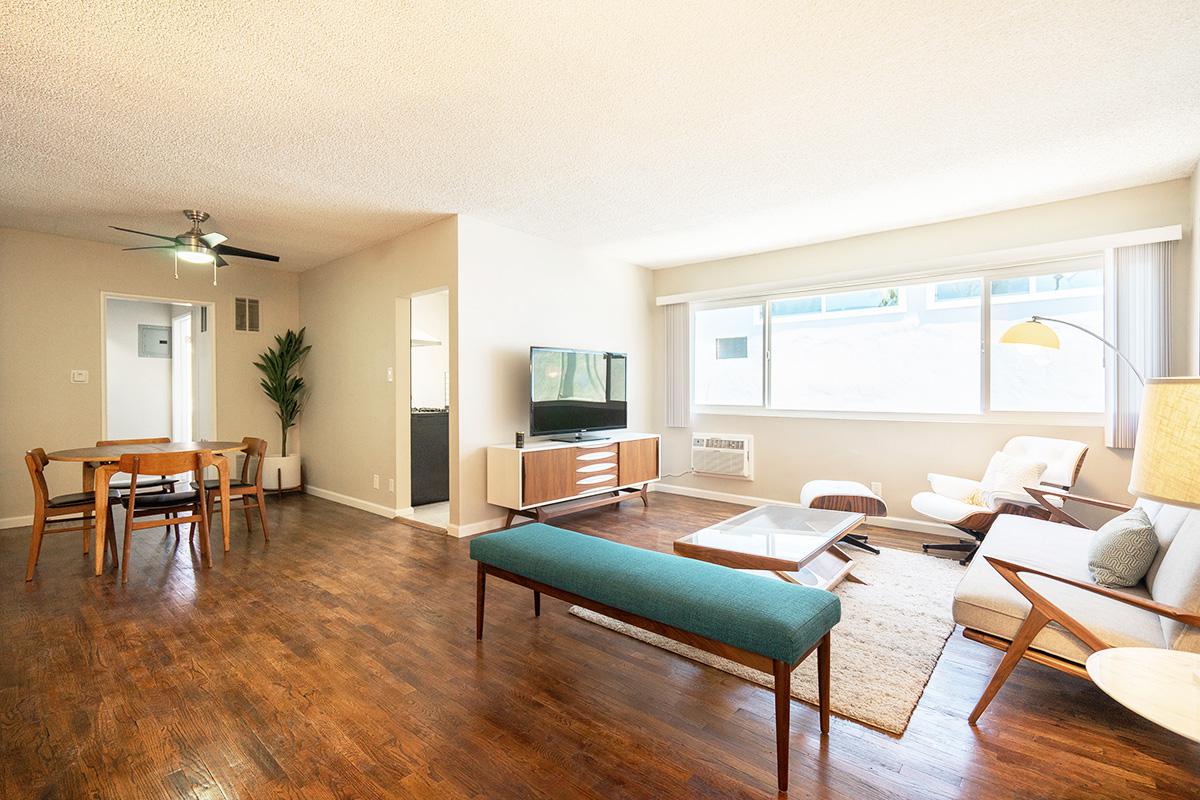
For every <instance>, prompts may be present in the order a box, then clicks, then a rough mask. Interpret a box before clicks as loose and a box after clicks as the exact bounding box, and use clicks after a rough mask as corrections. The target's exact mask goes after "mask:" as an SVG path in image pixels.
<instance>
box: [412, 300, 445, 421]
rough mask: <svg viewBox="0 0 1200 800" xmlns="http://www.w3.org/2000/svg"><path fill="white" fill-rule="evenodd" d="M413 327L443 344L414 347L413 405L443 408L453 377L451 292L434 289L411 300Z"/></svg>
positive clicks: (414, 406)
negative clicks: (451, 357) (451, 376)
mask: <svg viewBox="0 0 1200 800" xmlns="http://www.w3.org/2000/svg"><path fill="white" fill-rule="evenodd" d="M412 330H413V331H418V330H419V331H421V332H422V333H423V334H427V335H429V336H432V337H433V338H434V339H437V340H438V341H439V342H440V343H441V344H436V345H424V346H421V347H413V348H412V355H411V358H412V361H411V364H410V371H411V374H412V386H411V387H410V388H411V391H412V407H413V408H441V407H443V406H445V405H446V401H447V392H448V390H447V381H448V379H449V376H450V344H449V341H450V292H449V291H443V292H431V293H429V294H422V295H417V296H416V297H414V298H413V299H412Z"/></svg>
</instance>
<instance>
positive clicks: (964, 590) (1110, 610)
mask: <svg viewBox="0 0 1200 800" xmlns="http://www.w3.org/2000/svg"><path fill="white" fill-rule="evenodd" d="M1093 535H1094V534H1093V532H1092V531H1088V530H1085V529H1082V528H1073V527H1071V526H1069V525H1060V524H1056V523H1053V522H1046V521H1044V520H1039V519H1032V518H1030V517H1017V516H1011V515H1007V514H1005V515H1001V516H1000V517H999V518H998V519H997V520H996V523H995V524H994V525H992V528H991V531H989V533H988V535H987V538H986V539H984V541H983V544H982V546H981V547H980V549H979V552H978V553H977V554H976V556H975V559H974V560H973V561H972V562H971V566H970V567H969V568H968V569H967V572H966V574H965V575H964V576H963V578H962V580H961V581H960V582H959V584H958V588H957V589H955V592H954V621H955V622H957V623H958V624H959V625H962V626H963V627H965V628H973V629H975V630H978V631H982V632H984V633H990V634H992V635H993V636H999V637H1001V638H1003V639H1012V638H1013V636H1015V635H1016V633H1017V629H1018V628H1020V627H1021V623H1022V622H1024V621H1025V617H1026V616H1027V615H1028V614H1029V602H1028V601H1027V600H1026V599H1025V598H1024V597H1022V596H1021V595H1020V593H1019V592H1017V590H1016V589H1014V588H1013V587H1012V586H1011V585H1009V583H1008V581H1006V580H1004V578H1002V577H1000V574H999V573H998V572H996V570H994V569H993V568H992V566H991V565H990V564H988V563H987V561H986V559H985V556H989V555H990V556H995V557H997V558H1002V559H1004V560H1006V561H1012V562H1015V563H1018V564H1023V565H1026V566H1030V567H1037V568H1039V569H1043V570H1045V571H1046V572H1050V573H1053V574H1055V575H1061V576H1063V577H1064V578H1072V579H1074V580H1078V581H1083V582H1085V583H1090V582H1091V576H1090V575H1089V574H1088V570H1087V550H1088V545H1089V543H1090V541H1091V537H1092V536H1093ZM1025 579H1026V581H1027V582H1028V583H1029V585H1030V586H1031V587H1033V588H1034V590H1035V591H1037V592H1039V593H1041V594H1043V595H1044V596H1045V597H1046V598H1047V599H1048V600H1050V601H1051V602H1052V603H1054V604H1055V605H1057V606H1058V607H1059V608H1061V609H1063V611H1065V612H1067V613H1068V614H1070V615H1071V616H1073V617H1075V618H1076V619H1078V620H1079V621H1080V622H1081V623H1083V624H1084V625H1086V626H1087V627H1088V628H1089V629H1090V630H1091V631H1093V632H1094V633H1095V634H1096V635H1097V636H1098V637H1099V638H1100V639H1101V641H1103V642H1105V643H1106V644H1110V645H1114V646H1120V647H1163V646H1164V637H1163V629H1162V626H1161V625H1160V624H1159V618H1158V615H1157V614H1154V613H1152V612H1150V611H1144V610H1142V609H1139V608H1135V607H1134V606H1130V605H1126V604H1124V603H1119V602H1116V601H1114V600H1109V599H1107V598H1104V597H1100V596H1099V595H1095V594H1092V593H1091V592H1088V591H1085V590H1083V589H1077V588H1075V587H1073V586H1065V585H1063V584H1061V583H1058V582H1057V581H1051V580H1049V579H1047V578H1041V577H1038V576H1034V575H1026V576H1025ZM1116 591H1119V592H1124V593H1126V594H1130V595H1133V596H1136V597H1142V598H1149V593H1148V592H1147V591H1146V588H1145V586H1144V585H1138V586H1134V587H1129V588H1124V589H1117V590H1116ZM1033 647H1034V648H1035V649H1037V650H1041V651H1042V652H1045V653H1050V654H1052V655H1056V656H1059V657H1061V658H1065V659H1067V660H1068V661H1073V662H1075V663H1077V664H1083V663H1084V662H1085V661H1087V657H1088V656H1089V655H1091V652H1092V651H1091V649H1090V648H1088V647H1087V646H1086V645H1085V644H1083V642H1081V641H1079V640H1078V639H1077V638H1075V637H1074V636H1073V635H1071V634H1070V633H1068V632H1067V631H1066V630H1065V629H1064V628H1062V627H1061V626H1059V625H1058V624H1057V623H1053V622H1052V623H1050V624H1049V625H1047V626H1046V627H1045V628H1044V629H1043V630H1042V631H1041V633H1039V634H1038V636H1037V638H1035V639H1034V640H1033Z"/></svg>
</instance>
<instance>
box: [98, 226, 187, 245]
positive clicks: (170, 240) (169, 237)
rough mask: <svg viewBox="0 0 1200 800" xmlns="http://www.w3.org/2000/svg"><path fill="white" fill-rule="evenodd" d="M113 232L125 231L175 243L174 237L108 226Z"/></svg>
mask: <svg viewBox="0 0 1200 800" xmlns="http://www.w3.org/2000/svg"><path fill="white" fill-rule="evenodd" d="M108 227H110V228H112V229H113V230H114V231H125V232H126V233H139V234H141V235H142V236H153V237H154V238H155V239H165V240H166V241H168V242H173V241H175V237H174V236H163V235H162V234H161V233H146V232H145V231H135V230H134V229H133V228H118V227H117V226H116V225H109V226H108Z"/></svg>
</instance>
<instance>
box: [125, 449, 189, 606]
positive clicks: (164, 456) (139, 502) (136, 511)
mask: <svg viewBox="0 0 1200 800" xmlns="http://www.w3.org/2000/svg"><path fill="white" fill-rule="evenodd" d="M212 463H213V458H212V451H210V450H197V451H193V452H183V453H140V454H136V455H135V454H133V453H128V454H126V455H123V456H121V460H120V462H119V464H118V467H117V468H118V470H119V471H120V472H121V473H125V474H128V475H129V494H127V495H122V496H121V498H120V501H121V505H123V506H124V507H125V539H124V542H123V543H122V547H121V550H122V556H123V557H122V559H121V583H125V582H126V581H127V580H128V579H129V551H130V547H131V544H132V538H133V536H132V535H133V532H134V531H139V530H144V529H146V528H165V527H173V526H178V525H180V524H182V523H190V524H191V526H192V531H193V533H194V531H195V527H196V525H197V524H199V526H200V555H201V558H202V559H203V560H204V563H205V565H207V566H211V562H212V556H211V555H210V554H209V540H208V508H207V506H205V504H204V496H203V494H202V493H201V492H199V491H196V490H195V489H193V490H191V491H185V492H157V493H152V492H141V491H140V490H141V488H142V487H141V485H140V484H139V483H138V477H139V476H140V475H142V474H148V475H182V474H184V473H188V472H190V473H192V474H193V476H194V478H195V479H196V480H201V479H203V478H204V469H205V468H206V467H210V466H212ZM181 513H186V514H187V516H182V517H181V516H178V515H179V514H181ZM165 514H171V515H173V516H169V517H163V518H162V519H153V520H144V521H141V522H139V521H138V518H139V517H141V518H145V517H150V516H154V517H159V516H163V515H165ZM176 530H177V531H178V528H177V527H176Z"/></svg>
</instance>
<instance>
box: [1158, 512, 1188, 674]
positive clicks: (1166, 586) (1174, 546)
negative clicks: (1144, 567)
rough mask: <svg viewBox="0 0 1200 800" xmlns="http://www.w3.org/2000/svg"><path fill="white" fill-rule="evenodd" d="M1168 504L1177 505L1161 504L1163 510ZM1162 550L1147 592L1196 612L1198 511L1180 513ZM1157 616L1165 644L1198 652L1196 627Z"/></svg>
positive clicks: (1166, 602)
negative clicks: (1164, 548) (1176, 525)
mask: <svg viewBox="0 0 1200 800" xmlns="http://www.w3.org/2000/svg"><path fill="white" fill-rule="evenodd" d="M1168 508H1171V509H1178V506H1164V507H1163V510H1164V512H1165V511H1166V509H1168ZM1159 519H1163V512H1160V513H1159ZM1169 519H1170V518H1169ZM1164 521H1166V520H1164ZM1156 527H1157V526H1156ZM1166 551H1167V552H1166V553H1164V554H1163V556H1162V558H1161V559H1160V560H1159V562H1158V564H1157V568H1156V569H1155V574H1154V581H1153V583H1152V584H1151V585H1150V596H1151V597H1153V598H1154V599H1155V600H1157V601H1158V602H1160V603H1165V604H1166V605H1169V606H1174V607H1176V608H1179V609H1182V610H1184V611H1187V612H1190V613H1192V614H1200V511H1194V510H1193V511H1187V512H1186V513H1185V514H1183V515H1182V518H1180V519H1179V525H1178V527H1177V528H1175V530H1174V532H1173V536H1172V537H1171V540H1170V542H1169V543H1168V545H1167V547H1166ZM1160 619H1161V623H1162V629H1163V638H1164V640H1165V641H1166V646H1167V647H1170V648H1173V649H1175V650H1189V651H1191V652H1193V653H1200V630H1198V629H1196V628H1193V627H1192V626H1190V625H1185V624H1184V623H1182V622H1176V621H1175V620H1172V619H1168V618H1167V617H1161V618H1160Z"/></svg>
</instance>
